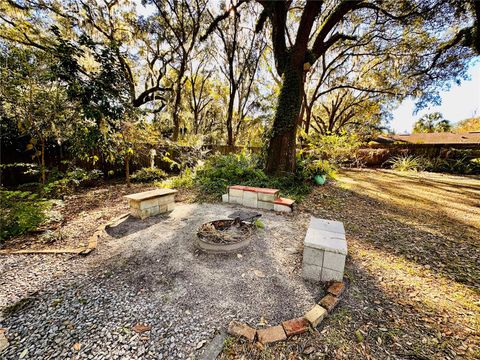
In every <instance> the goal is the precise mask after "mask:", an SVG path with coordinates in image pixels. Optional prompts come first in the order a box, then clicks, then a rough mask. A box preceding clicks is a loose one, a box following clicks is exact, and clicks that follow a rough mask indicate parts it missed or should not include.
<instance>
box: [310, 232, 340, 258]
mask: <svg viewBox="0 0 480 360" xmlns="http://www.w3.org/2000/svg"><path fill="white" fill-rule="evenodd" d="M304 244H305V246H308V247H312V248H315V249H322V250H325V251H330V252H334V253H338V254H343V255H347V241H346V240H345V235H340V234H335V233H331V232H327V231H321V230H318V229H313V228H310V227H309V228H308V230H307V234H306V235H305V240H304Z"/></svg>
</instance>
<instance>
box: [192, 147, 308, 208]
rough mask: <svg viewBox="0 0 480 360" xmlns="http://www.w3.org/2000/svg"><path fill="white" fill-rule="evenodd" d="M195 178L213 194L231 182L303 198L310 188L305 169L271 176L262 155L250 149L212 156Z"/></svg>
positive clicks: (218, 192)
mask: <svg viewBox="0 0 480 360" xmlns="http://www.w3.org/2000/svg"><path fill="white" fill-rule="evenodd" d="M195 181H196V183H197V184H198V185H199V186H200V189H201V190H202V191H204V192H206V193H209V194H212V195H221V194H224V193H225V192H226V190H227V187H228V186H229V185H246V186H255V187H267V188H276V189H280V190H281V192H282V195H284V196H289V197H292V198H294V199H300V198H302V197H303V196H305V195H306V194H307V193H308V192H309V190H310V186H309V184H308V183H306V182H305V178H304V177H303V174H302V172H301V171H297V172H296V174H291V175H287V176H282V177H275V176H267V175H266V174H265V173H264V172H263V170H262V168H261V161H260V159H259V157H257V156H256V155H252V154H249V153H247V152H242V153H240V154H229V155H215V156H212V157H210V158H209V159H208V160H207V161H206V162H205V164H204V165H203V167H202V168H200V169H198V170H197V173H196V176H195Z"/></svg>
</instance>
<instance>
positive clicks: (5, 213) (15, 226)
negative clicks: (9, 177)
mask: <svg viewBox="0 0 480 360" xmlns="http://www.w3.org/2000/svg"><path fill="white" fill-rule="evenodd" d="M49 207H50V203H49V202H48V201H46V200H44V199H40V198H39V197H38V195H37V194H33V193H31V192H28V191H7V190H0V209H1V213H0V224H1V227H0V243H2V242H3V241H5V240H7V239H9V238H11V237H13V236H18V235H22V234H25V233H27V232H29V231H32V230H35V229H36V228H37V227H38V226H39V225H40V224H41V223H42V222H43V221H44V220H45V218H46V214H45V213H46V211H47V210H48V209H49Z"/></svg>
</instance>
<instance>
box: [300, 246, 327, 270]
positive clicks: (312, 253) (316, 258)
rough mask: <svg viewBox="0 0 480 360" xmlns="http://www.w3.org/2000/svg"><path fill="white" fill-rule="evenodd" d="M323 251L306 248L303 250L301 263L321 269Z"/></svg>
mask: <svg viewBox="0 0 480 360" xmlns="http://www.w3.org/2000/svg"><path fill="white" fill-rule="evenodd" d="M323 256H324V251H323V250H318V249H314V248H311V247H308V246H305V247H304V248H303V263H304V264H309V265H315V266H319V267H322V266H324V265H323Z"/></svg>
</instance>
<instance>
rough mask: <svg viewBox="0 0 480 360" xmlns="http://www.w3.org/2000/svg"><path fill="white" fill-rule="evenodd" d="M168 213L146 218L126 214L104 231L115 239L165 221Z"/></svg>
mask: <svg viewBox="0 0 480 360" xmlns="http://www.w3.org/2000/svg"><path fill="white" fill-rule="evenodd" d="M170 213H171V212H169V213H164V214H159V215H156V216H150V217H148V218H146V219H143V220H142V219H138V218H135V217H133V216H132V215H128V216H127V217H125V219H123V220H122V221H121V222H120V223H118V224H116V225H112V226H108V227H107V228H106V229H105V231H106V232H107V234H108V235H110V236H111V237H114V238H116V239H119V238H122V237H125V236H128V235H131V234H134V233H136V232H139V231H142V230H145V229H147V228H149V227H151V226H153V225H155V224H158V223H161V222H162V221H166V220H168V218H169V214H170Z"/></svg>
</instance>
